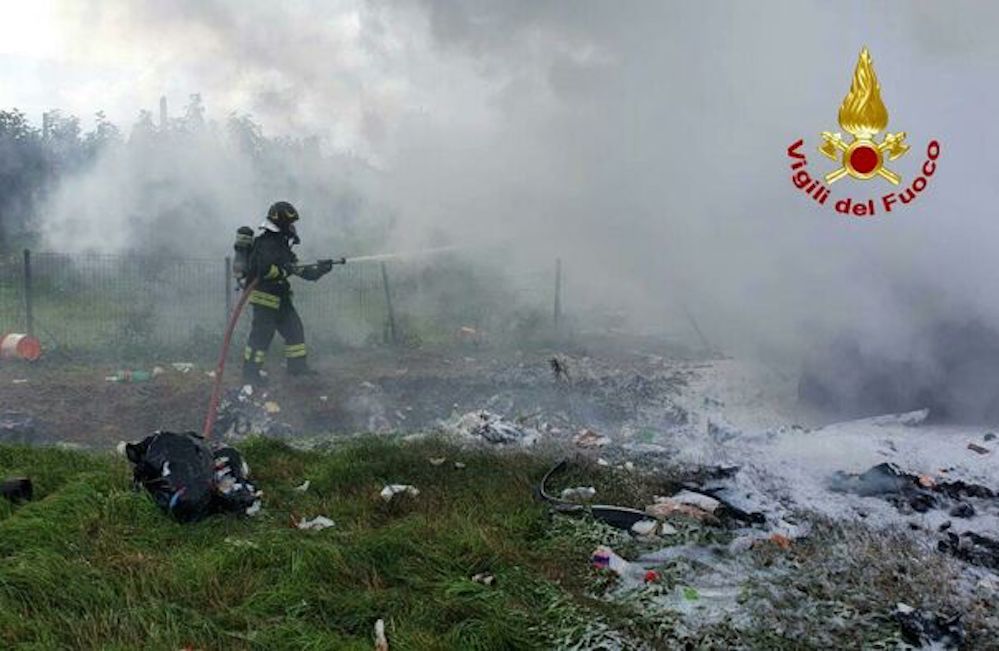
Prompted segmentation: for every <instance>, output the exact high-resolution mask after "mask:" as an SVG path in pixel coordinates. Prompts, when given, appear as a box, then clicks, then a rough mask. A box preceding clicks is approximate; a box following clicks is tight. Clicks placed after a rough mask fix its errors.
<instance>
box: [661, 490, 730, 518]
mask: <svg viewBox="0 0 999 651" xmlns="http://www.w3.org/2000/svg"><path fill="white" fill-rule="evenodd" d="M671 499H672V500H673V501H674V502H679V503H680V504H690V505H691V506H696V507H697V508H699V509H701V510H702V511H707V512H708V513H714V512H715V510H716V509H717V508H718V507H719V506H721V502H719V501H718V500H716V499H715V498H713V497H709V496H708V495H704V494H703V493H695V492H694V491H680V492H679V493H677V494H676V495H673V496H672V498H671Z"/></svg>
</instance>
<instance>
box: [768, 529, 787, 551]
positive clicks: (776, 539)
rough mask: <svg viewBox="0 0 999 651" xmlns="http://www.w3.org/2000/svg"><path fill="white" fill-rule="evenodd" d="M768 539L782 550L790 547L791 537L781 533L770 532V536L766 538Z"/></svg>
mask: <svg viewBox="0 0 999 651" xmlns="http://www.w3.org/2000/svg"><path fill="white" fill-rule="evenodd" d="M768 540H769V541H770V542H772V543H773V544H775V545H777V546H778V547H780V548H781V549H783V550H784V551H787V550H788V549H791V539H790V538H788V537H787V536H785V535H784V534H782V533H772V534H770V538H768Z"/></svg>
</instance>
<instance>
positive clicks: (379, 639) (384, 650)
mask: <svg viewBox="0 0 999 651" xmlns="http://www.w3.org/2000/svg"><path fill="white" fill-rule="evenodd" d="M375 651H389V645H388V638H386V637H385V620H384V619H379V620H378V621H377V622H375Z"/></svg>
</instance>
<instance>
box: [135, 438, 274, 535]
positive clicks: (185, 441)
mask: <svg viewBox="0 0 999 651" xmlns="http://www.w3.org/2000/svg"><path fill="white" fill-rule="evenodd" d="M125 454H126V456H127V457H128V460H129V461H131V462H132V464H133V465H134V469H133V478H134V481H135V485H136V487H137V488H138V487H140V486H141V487H143V488H145V489H146V490H147V491H149V494H150V495H151V496H152V498H153V501H155V502H156V504H157V505H158V506H159V507H160V508H161V509H163V510H164V511H165V512H166V513H167V514H169V515H170V516H171V517H173V518H174V519H176V520H177V521H179V522H193V521H196V520H200V519H202V518H203V517H205V516H207V515H210V514H212V513H216V512H239V513H245V512H246V511H247V509H248V508H250V507H252V506H253V505H254V502H255V501H256V499H257V497H258V492H257V490H256V488H255V487H254V486H253V484H251V483H250V482H249V481H248V480H247V474H248V473H249V469H248V468H247V467H246V464H245V463H244V462H243V458H242V456H241V455H240V454H239V452H238V451H236V450H235V449H234V448H229V447H223V448H220V449H218V450H217V451H215V452H213V451H212V450H211V448H210V447H209V446H208V443H207V442H206V441H205V440H204V439H203V438H201V437H200V436H198V435H197V434H195V433H194V432H184V433H183V434H175V433H173V432H156V433H154V434H153V435H152V436H148V437H146V438H145V439H144V440H142V441H140V442H139V443H130V444H128V445H126V446H125Z"/></svg>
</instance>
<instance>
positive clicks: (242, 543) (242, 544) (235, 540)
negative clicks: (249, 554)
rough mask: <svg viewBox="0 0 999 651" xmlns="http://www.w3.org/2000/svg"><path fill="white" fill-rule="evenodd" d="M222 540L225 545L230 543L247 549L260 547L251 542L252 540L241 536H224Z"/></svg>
mask: <svg viewBox="0 0 999 651" xmlns="http://www.w3.org/2000/svg"><path fill="white" fill-rule="evenodd" d="M223 542H224V543H225V544H227V545H232V546H233V547H245V548H247V549H260V545H258V544H257V543H255V542H253V541H252V540H243V539H241V538H232V537H229V536H226V538H225V540H223Z"/></svg>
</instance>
